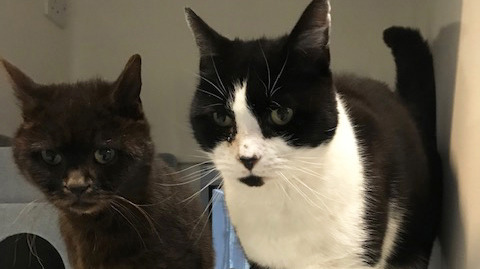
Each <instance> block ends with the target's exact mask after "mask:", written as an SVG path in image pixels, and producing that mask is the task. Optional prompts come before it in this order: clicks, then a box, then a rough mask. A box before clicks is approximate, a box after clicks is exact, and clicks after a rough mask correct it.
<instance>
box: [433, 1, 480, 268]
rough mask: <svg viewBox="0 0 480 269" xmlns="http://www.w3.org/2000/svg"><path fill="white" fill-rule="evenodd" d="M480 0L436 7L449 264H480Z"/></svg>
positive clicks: (444, 238)
mask: <svg viewBox="0 0 480 269" xmlns="http://www.w3.org/2000/svg"><path fill="white" fill-rule="evenodd" d="M479 10H480V2H479V1H478V0H463V1H462V0H454V1H452V0H440V1H436V2H435V3H433V5H432V11H433V16H432V28H431V30H432V36H433V37H434V38H433V39H434V42H433V50H434V56H435V60H436V65H435V68H436V75H437V91H438V93H439V95H438V98H437V99H438V105H439V109H438V124H439V148H440V151H441V153H442V157H443V161H444V165H445V175H446V177H445V181H444V182H445V185H444V189H445V190H444V210H443V213H444V216H443V229H442V230H443V231H442V236H441V241H442V248H443V255H442V256H443V265H444V266H443V268H446V269H457V268H458V269H477V268H480V257H479V256H478V251H479V249H480V211H479V210H478V206H479V205H480V199H479V197H480V196H479V195H478V193H479V192H480V181H479V179H480V166H479V163H480V153H479V151H478V149H479V148H480V109H479V107H480V106H479V102H480V91H479V88H480V80H479V79H478V76H477V75H476V72H477V71H478V68H479V66H480V53H479V52H478V44H479V42H480V38H479V36H478V33H480V20H479V19H478V11H479Z"/></svg>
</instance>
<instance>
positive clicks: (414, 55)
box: [383, 27, 443, 232]
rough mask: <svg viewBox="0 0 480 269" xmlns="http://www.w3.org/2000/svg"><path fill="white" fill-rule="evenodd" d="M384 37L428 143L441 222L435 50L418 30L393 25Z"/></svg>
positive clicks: (403, 93) (399, 85)
mask: <svg viewBox="0 0 480 269" xmlns="http://www.w3.org/2000/svg"><path fill="white" fill-rule="evenodd" d="M383 40H384V41H385V43H386V44H387V46H389V47H390V48H391V50H392V54H393V57H394V58H395V63H396V65H397V92H398V94H399V95H400V96H401V98H402V99H403V101H404V102H405V103H406V105H407V107H408V108H409V110H410V112H411V114H412V116H413V117H414V119H415V121H416V123H417V126H418V128H419V130H420V133H421V135H422V140H423V144H424V145H425V151H426V154H427V158H428V163H429V167H430V173H431V180H430V184H431V188H432V189H431V190H432V193H431V194H432V196H431V198H432V199H431V200H432V201H431V202H432V212H431V214H432V217H433V218H434V219H435V222H436V223H437V224H438V223H439V222H440V217H441V204H442V185H443V184H442V178H443V171H442V162H441V159H440V155H439V154H438V151H437V135H436V97H435V75H434V70H433V59H432V53H431V52H430V48H429V46H428V43H427V42H426V41H425V40H424V39H423V38H422V36H421V34H420V33H419V31H417V30H413V29H409V28H402V27H390V28H388V29H386V30H385V31H384V32H383ZM436 228H438V226H437V227H436ZM435 232H438V230H436V231H435Z"/></svg>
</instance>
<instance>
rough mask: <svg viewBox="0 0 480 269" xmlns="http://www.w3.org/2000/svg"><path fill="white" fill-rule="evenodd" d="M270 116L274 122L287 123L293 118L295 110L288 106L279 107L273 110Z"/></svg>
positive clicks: (278, 123) (277, 123)
mask: <svg viewBox="0 0 480 269" xmlns="http://www.w3.org/2000/svg"><path fill="white" fill-rule="evenodd" d="M270 116H271V118H272V121H273V123H275V124H276V125H285V124H287V123H288V122H290V120H291V119H292V117H293V110H292V109H291V108H288V107H281V108H277V109H275V110H272V113H271V115H270Z"/></svg>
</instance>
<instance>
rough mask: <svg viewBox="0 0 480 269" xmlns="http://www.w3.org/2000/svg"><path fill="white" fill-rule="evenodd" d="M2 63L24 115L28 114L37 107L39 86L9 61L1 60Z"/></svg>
mask: <svg viewBox="0 0 480 269" xmlns="http://www.w3.org/2000/svg"><path fill="white" fill-rule="evenodd" d="M0 62H1V63H2V65H3V67H4V68H5V71H7V75H8V79H9V81H10V84H11V85H12V87H13V90H14V91H15V95H16V96H17V98H18V100H19V101H20V103H21V106H22V111H23V113H24V114H25V113H27V112H28V111H30V110H31V109H33V108H34V107H35V105H36V98H37V97H38V95H39V94H41V93H40V92H39V89H38V88H39V85H38V84H36V83H35V82H34V81H33V80H32V79H31V78H30V77H28V76H27V75H26V74H24V73H23V72H22V71H20V69H18V68H17V67H16V66H14V65H13V64H11V63H9V62H8V61H6V60H4V59H1V58H0Z"/></svg>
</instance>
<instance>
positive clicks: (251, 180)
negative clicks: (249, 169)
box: [239, 175, 265, 187]
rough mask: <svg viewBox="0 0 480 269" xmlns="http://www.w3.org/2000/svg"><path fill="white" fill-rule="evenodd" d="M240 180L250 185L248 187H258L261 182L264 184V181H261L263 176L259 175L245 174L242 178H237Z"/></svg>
mask: <svg viewBox="0 0 480 269" xmlns="http://www.w3.org/2000/svg"><path fill="white" fill-rule="evenodd" d="M239 180H240V182H242V183H244V184H246V185H247V186H250V187H260V186H262V185H263V184H265V182H264V181H263V178H261V177H259V176H255V175H249V176H246V177H242V178H239Z"/></svg>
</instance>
